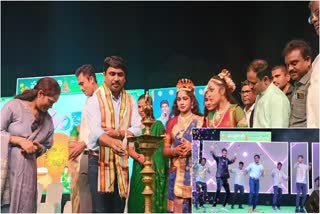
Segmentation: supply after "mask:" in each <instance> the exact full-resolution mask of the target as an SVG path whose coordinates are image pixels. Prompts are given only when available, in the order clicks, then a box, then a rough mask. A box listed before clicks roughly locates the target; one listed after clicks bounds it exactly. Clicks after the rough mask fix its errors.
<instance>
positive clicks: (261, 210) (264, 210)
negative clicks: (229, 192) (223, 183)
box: [192, 204, 296, 213]
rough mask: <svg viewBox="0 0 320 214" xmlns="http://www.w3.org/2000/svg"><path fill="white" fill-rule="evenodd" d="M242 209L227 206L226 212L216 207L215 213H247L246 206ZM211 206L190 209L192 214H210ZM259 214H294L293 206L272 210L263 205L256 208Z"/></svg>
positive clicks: (220, 206)
mask: <svg viewBox="0 0 320 214" xmlns="http://www.w3.org/2000/svg"><path fill="white" fill-rule="evenodd" d="M242 206H243V207H244V209H238V205H235V206H234V209H231V205H227V209H228V210H227V211H224V210H222V209H221V208H222V205H220V204H218V205H217V207H216V208H217V211H216V212H217V213H248V205H246V204H244V205H242ZM211 208H212V204H205V205H204V208H199V209H196V208H195V207H194V206H193V207H192V213H212V211H211ZM257 209H258V212H259V213H273V212H277V213H294V212H295V209H296V208H295V206H282V207H281V210H272V206H264V205H261V206H260V205H258V206H257Z"/></svg>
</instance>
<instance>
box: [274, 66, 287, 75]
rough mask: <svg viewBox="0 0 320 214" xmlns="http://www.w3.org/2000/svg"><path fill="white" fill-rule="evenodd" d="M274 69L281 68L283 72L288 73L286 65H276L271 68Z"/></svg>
mask: <svg viewBox="0 0 320 214" xmlns="http://www.w3.org/2000/svg"><path fill="white" fill-rule="evenodd" d="M276 69H281V71H284V73H285V74H287V73H288V70H287V67H286V66H284V65H276V66H274V67H273V68H272V69H271V72H272V71H274V70H276Z"/></svg>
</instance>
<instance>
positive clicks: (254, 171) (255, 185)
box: [245, 154, 264, 213]
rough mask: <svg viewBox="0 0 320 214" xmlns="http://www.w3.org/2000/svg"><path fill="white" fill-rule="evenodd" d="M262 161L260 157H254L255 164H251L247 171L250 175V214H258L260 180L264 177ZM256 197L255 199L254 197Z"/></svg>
mask: <svg viewBox="0 0 320 214" xmlns="http://www.w3.org/2000/svg"><path fill="white" fill-rule="evenodd" d="M259 161H260V155H257V154H256V155H255V156H254V162H252V163H250V164H249V166H247V168H246V169H245V171H246V172H247V173H249V176H250V178H249V186H250V193H249V200H248V212H249V213H251V212H252V211H254V212H258V211H257V209H256V207H257V204H258V200H259V179H260V177H262V176H264V168H263V165H262V164H261V163H259ZM254 196H255V199H253V197H254Z"/></svg>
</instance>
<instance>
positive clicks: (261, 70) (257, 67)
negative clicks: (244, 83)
mask: <svg viewBox="0 0 320 214" xmlns="http://www.w3.org/2000/svg"><path fill="white" fill-rule="evenodd" d="M250 70H252V71H253V72H254V73H256V74H257V78H259V80H262V79H263V77H265V76H266V77H268V78H269V79H271V78H272V75H271V72H270V71H269V65H268V62H267V61H266V60H264V59H255V60H253V61H252V62H251V63H250V64H249V66H248V68H247V72H249V71H250Z"/></svg>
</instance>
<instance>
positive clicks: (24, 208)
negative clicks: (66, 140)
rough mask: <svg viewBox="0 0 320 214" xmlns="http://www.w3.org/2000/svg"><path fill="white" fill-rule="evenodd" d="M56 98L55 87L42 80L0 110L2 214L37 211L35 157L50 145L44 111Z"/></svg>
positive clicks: (52, 82) (50, 126)
mask: <svg viewBox="0 0 320 214" xmlns="http://www.w3.org/2000/svg"><path fill="white" fill-rule="evenodd" d="M59 95H60V86H59V84H58V83H57V82H56V81H55V80H54V79H52V78H49V77H45V78H42V79H40V80H39V81H38V83H37V85H36V86H35V87H34V89H32V90H26V91H24V92H23V93H22V94H20V95H18V96H16V97H15V99H13V100H11V101H10V102H8V103H7V104H6V105H5V106H4V107H3V109H2V110H1V211H2V212H10V213H21V212H22V213H35V212H36V211H37V157H39V156H40V155H42V154H44V153H45V152H46V151H47V149H49V148H50V147H51V146H52V144H53V131H54V128H53V122H52V119H51V116H50V115H49V114H48V112H47V111H48V109H49V108H51V107H52V105H53V104H54V103H55V102H56V101H57V100H58V98H59Z"/></svg>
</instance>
